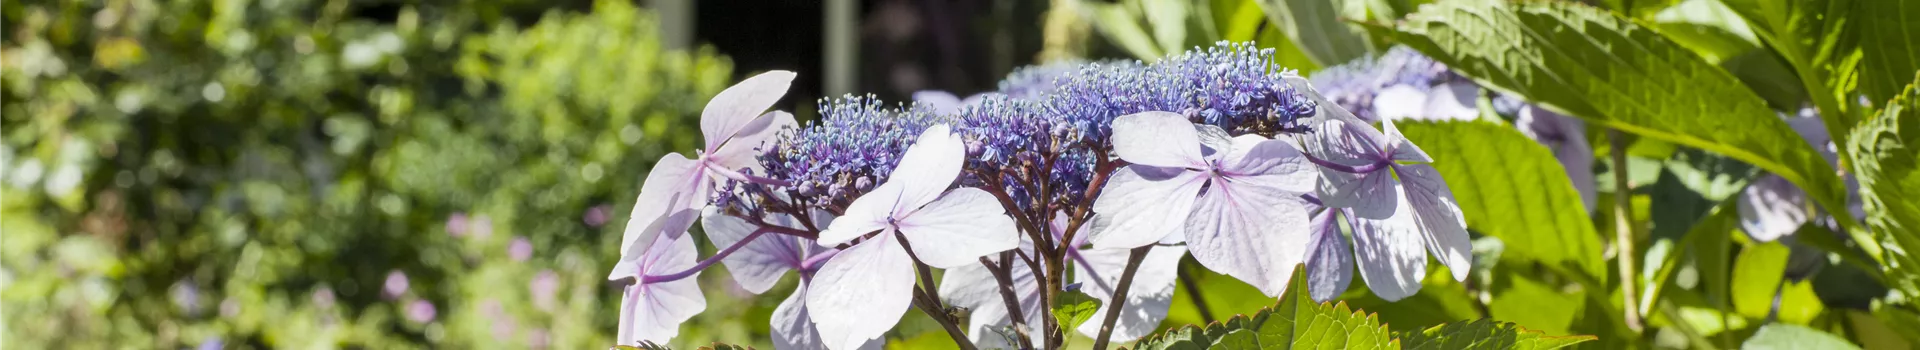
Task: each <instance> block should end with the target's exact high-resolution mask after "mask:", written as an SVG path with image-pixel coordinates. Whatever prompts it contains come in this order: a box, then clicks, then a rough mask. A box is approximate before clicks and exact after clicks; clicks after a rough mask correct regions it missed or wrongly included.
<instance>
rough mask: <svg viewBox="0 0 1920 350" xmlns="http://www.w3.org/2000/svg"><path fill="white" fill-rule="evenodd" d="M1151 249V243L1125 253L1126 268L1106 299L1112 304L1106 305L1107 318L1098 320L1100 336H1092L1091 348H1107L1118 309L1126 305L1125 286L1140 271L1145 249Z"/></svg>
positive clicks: (1117, 315) (1144, 258)
mask: <svg viewBox="0 0 1920 350" xmlns="http://www.w3.org/2000/svg"><path fill="white" fill-rule="evenodd" d="M1152 249H1153V245H1151V244H1149V245H1144V246H1140V247H1139V248H1133V252H1131V253H1129V254H1127V268H1126V269H1125V270H1122V271H1121V272H1120V284H1119V285H1116V286H1113V297H1112V298H1109V299H1107V300H1109V303H1111V304H1113V305H1111V306H1108V307H1107V318H1106V319H1105V320H1102V321H1100V336H1098V337H1094V338H1093V350H1106V349H1107V340H1109V339H1111V338H1113V323H1114V322H1116V321H1119V320H1120V310H1121V309H1125V308H1126V307H1127V287H1128V286H1132V285H1133V275H1134V273H1136V272H1140V261H1141V260H1146V259H1147V251H1148V250H1152Z"/></svg>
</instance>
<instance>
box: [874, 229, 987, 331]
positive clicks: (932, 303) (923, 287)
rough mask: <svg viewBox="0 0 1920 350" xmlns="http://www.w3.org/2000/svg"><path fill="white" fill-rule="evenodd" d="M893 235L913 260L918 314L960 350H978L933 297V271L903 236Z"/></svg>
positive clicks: (937, 298) (951, 316)
mask: <svg viewBox="0 0 1920 350" xmlns="http://www.w3.org/2000/svg"><path fill="white" fill-rule="evenodd" d="M893 234H894V236H893V237H894V239H899V240H900V246H901V247H902V248H906V250H907V257H908V258H912V259H913V267H914V269H915V270H916V272H917V274H918V275H920V283H918V284H919V285H918V286H914V288H913V300H914V304H915V305H918V306H919V307H920V312H924V313H926V314H927V317H928V318H932V319H933V321H934V322H938V323H940V328H943V329H946V330H947V336H948V337H952V338H953V343H954V345H958V346H960V349H961V350H978V349H976V348H974V346H973V341H972V340H968V339H967V332H965V331H961V330H960V325H959V323H958V322H955V321H954V319H953V315H949V314H947V308H946V306H944V305H941V303H940V298H939V297H936V296H935V295H937V294H935V293H934V292H932V291H935V290H938V289H937V288H935V287H934V286H936V284H934V282H933V269H932V268H930V267H927V263H924V262H921V261H920V255H919V254H916V253H914V252H913V244H911V243H910V242H907V236H906V235H905V234H902V233H900V232H899V231H894V232H893Z"/></svg>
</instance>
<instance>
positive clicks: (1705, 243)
mask: <svg viewBox="0 0 1920 350" xmlns="http://www.w3.org/2000/svg"><path fill="white" fill-rule="evenodd" d="M1662 181H1665V180H1664V179H1663V180H1662ZM1736 200H1738V198H1729V199H1725V200H1722V201H1720V204H1719V205H1716V206H1714V207H1713V208H1712V209H1711V210H1710V211H1709V212H1708V214H1707V215H1706V217H1704V218H1701V219H1700V220H1698V221H1695V222H1693V223H1691V225H1690V226H1689V228H1688V229H1687V231H1686V233H1685V234H1682V235H1681V236H1680V237H1681V238H1680V243H1679V244H1678V247H1677V248H1675V249H1673V250H1671V251H1670V252H1669V253H1667V255H1666V256H1665V257H1664V258H1663V259H1661V260H1660V261H1661V262H1660V266H1659V267H1658V268H1657V269H1656V271H1657V272H1655V273H1654V274H1652V276H1651V279H1650V280H1648V281H1647V285H1646V288H1645V289H1643V290H1645V291H1646V293H1643V294H1642V295H1641V296H1640V305H1641V309H1640V310H1641V314H1652V312H1651V311H1653V310H1652V306H1653V305H1655V304H1657V303H1658V301H1659V300H1661V299H1660V296H1661V294H1663V293H1664V292H1665V291H1666V287H1667V282H1668V280H1669V279H1671V278H1673V273H1674V272H1676V271H1678V270H1679V267H1680V265H1681V264H1682V263H1683V262H1684V260H1682V259H1685V258H1687V257H1688V253H1689V252H1691V253H1692V256H1691V257H1692V258H1693V261H1694V268H1695V270H1696V271H1699V273H1700V275H1701V276H1700V278H1701V279H1702V280H1704V281H1705V282H1704V283H1703V284H1705V288H1706V289H1707V293H1706V294H1707V295H1708V296H1707V298H1708V299H1709V300H1708V303H1710V304H1713V305H1716V306H1717V305H1721V304H1720V300H1724V299H1725V294H1726V292H1727V291H1726V288H1727V287H1726V286H1727V283H1728V282H1727V281H1728V279H1729V277H1728V276H1727V274H1728V272H1729V271H1728V269H1727V262H1726V261H1727V255H1728V254H1729V253H1728V250H1730V248H1731V242H1729V241H1728V239H1729V238H1730V237H1731V235H1732V234H1733V230H1734V228H1735V227H1737V226H1738V223H1739V220H1740V216H1739V210H1736V209H1735V206H1736V205H1737V204H1736V202H1734V201H1736ZM1656 203H1658V202H1656ZM1656 213H1657V212H1656ZM1656 217H1658V216H1656Z"/></svg>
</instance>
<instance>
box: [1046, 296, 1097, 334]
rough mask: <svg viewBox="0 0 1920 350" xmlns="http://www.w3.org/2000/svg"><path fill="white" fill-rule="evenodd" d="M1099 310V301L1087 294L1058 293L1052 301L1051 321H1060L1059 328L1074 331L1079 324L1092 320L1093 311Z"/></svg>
mask: <svg viewBox="0 0 1920 350" xmlns="http://www.w3.org/2000/svg"><path fill="white" fill-rule="evenodd" d="M1098 310H1100V299H1094V298H1093V297H1092V296H1088V295H1087V293H1081V292H1079V291H1070V292H1066V293H1060V296H1059V297H1058V298H1055V299H1054V300H1053V310H1052V311H1053V319H1055V320H1059V321H1060V328H1065V329H1074V328H1075V327H1080V323H1083V322H1087V320H1088V319H1092V318H1093V316H1094V314H1095V311H1098Z"/></svg>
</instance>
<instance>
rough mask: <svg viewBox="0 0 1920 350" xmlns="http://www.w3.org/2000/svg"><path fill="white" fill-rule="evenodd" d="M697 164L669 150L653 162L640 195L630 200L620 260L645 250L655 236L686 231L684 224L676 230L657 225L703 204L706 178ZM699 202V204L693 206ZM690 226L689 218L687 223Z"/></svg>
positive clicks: (696, 208)
mask: <svg viewBox="0 0 1920 350" xmlns="http://www.w3.org/2000/svg"><path fill="white" fill-rule="evenodd" d="M701 173H702V171H701V169H700V163H698V162H695V161H694V160H692V159H687V157H686V156H683V155H680V154H679V153H669V154H667V155H665V156H661V157H660V161H659V162H657V163H654V164H653V170H651V171H649V172H648V173H647V179H646V182H642V183H641V184H640V196H639V197H638V198H636V199H634V201H633V213H632V214H630V216H628V217H627V228H626V231H625V232H624V233H622V234H621V235H620V251H621V252H622V253H621V255H620V259H622V260H629V259H633V258H635V256H634V255H633V254H632V253H639V252H643V251H646V250H647V245H648V244H652V243H653V241H654V239H653V238H654V237H655V236H656V235H658V234H660V232H662V231H665V232H669V233H672V234H679V233H681V232H686V227H681V228H680V230H678V231H675V230H673V229H672V228H673V227H666V228H665V230H662V227H660V226H658V225H656V224H657V223H658V222H657V221H659V220H660V219H661V218H664V217H667V216H668V215H670V214H673V213H676V212H680V211H695V212H697V210H698V209H699V208H700V207H704V206H706V203H705V202H706V200H707V195H708V194H707V191H708V189H709V187H708V183H707V179H706V178H705V176H704V175H701ZM695 203H698V204H699V205H695ZM687 226H688V227H692V226H693V223H692V222H691V221H689V222H687Z"/></svg>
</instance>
